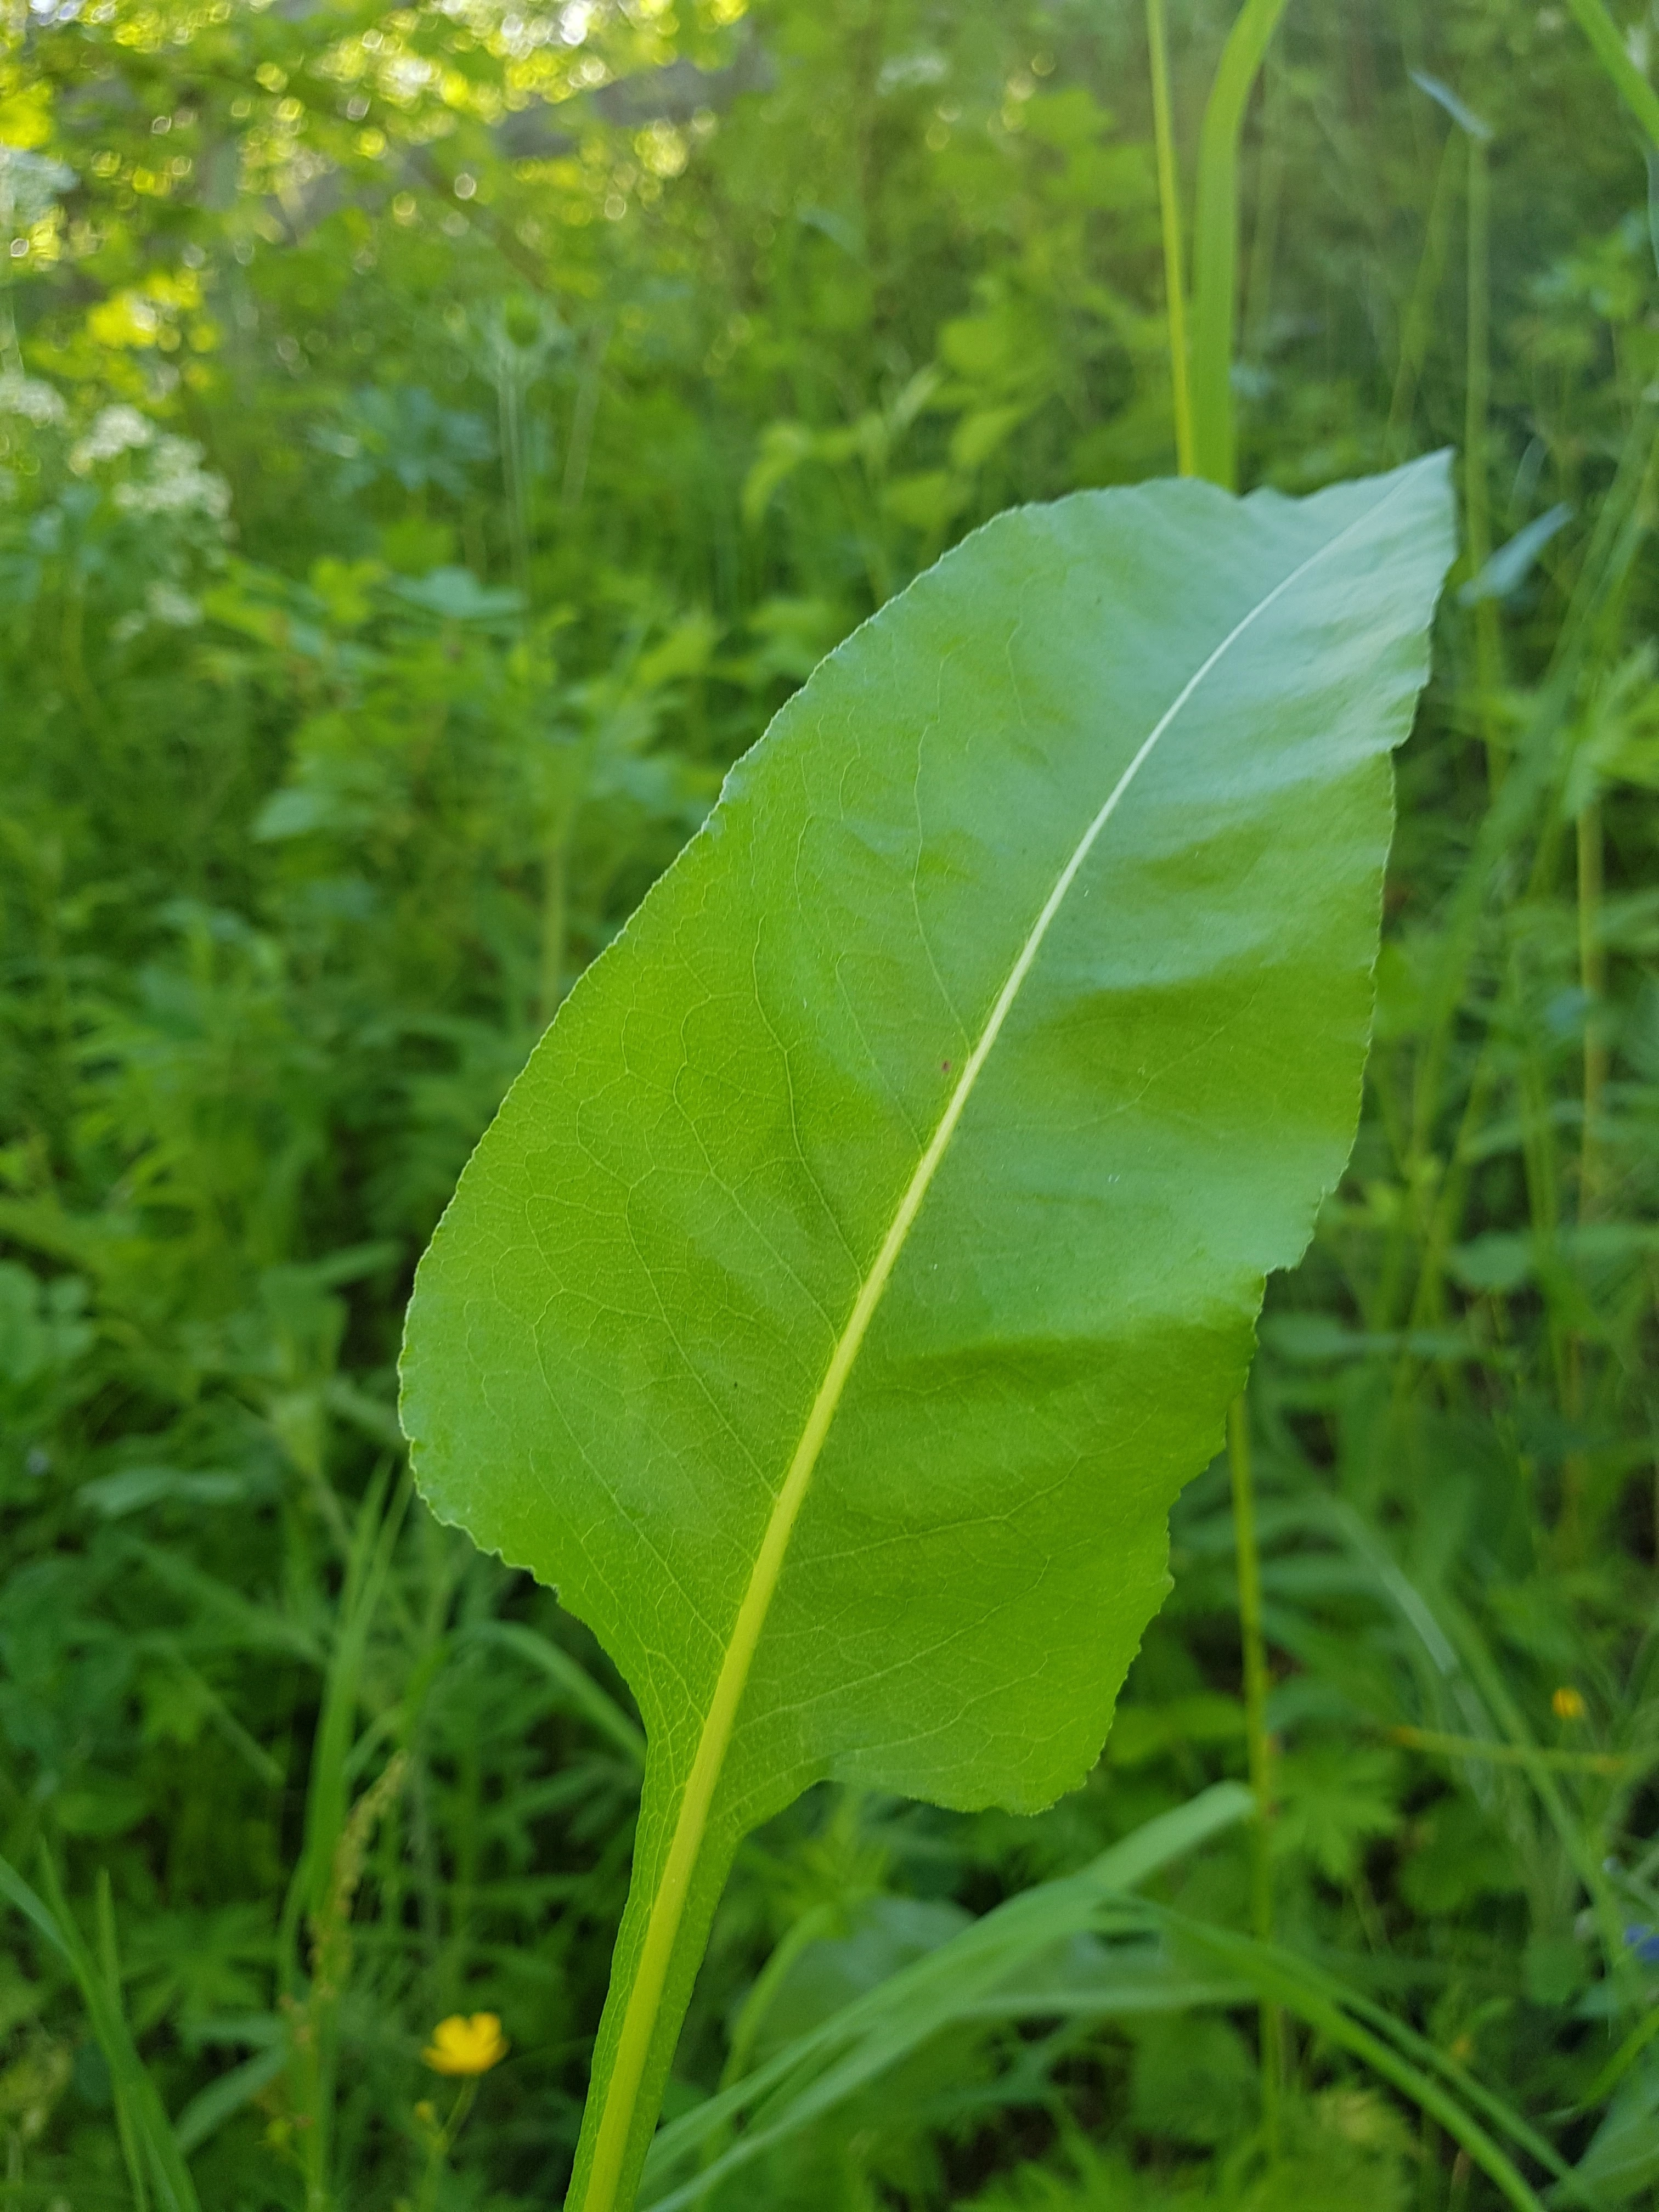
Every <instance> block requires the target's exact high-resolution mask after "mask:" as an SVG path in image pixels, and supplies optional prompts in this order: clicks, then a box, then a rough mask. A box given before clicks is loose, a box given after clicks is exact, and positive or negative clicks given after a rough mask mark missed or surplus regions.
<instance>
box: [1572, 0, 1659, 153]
mask: <svg viewBox="0 0 1659 2212" xmlns="http://www.w3.org/2000/svg"><path fill="white" fill-rule="evenodd" d="M1567 5H1568V6H1569V7H1570V8H1571V10H1572V12H1573V14H1574V15H1576V16H1577V19H1578V27H1579V28H1580V30H1582V31H1583V33H1584V36H1585V37H1586V38H1587V39H1588V40H1589V42H1590V45H1591V46H1593V47H1594V48H1595V58H1596V59H1597V60H1598V61H1599V62H1600V63H1601V66H1602V68H1603V69H1604V70H1606V71H1607V75H1608V76H1609V77H1611V78H1612V80H1613V87H1614V89H1615V90H1616V91H1617V93H1618V94H1619V97H1620V99H1621V100H1623V101H1624V103H1625V105H1626V106H1627V107H1628V108H1629V109H1630V112H1631V113H1632V115H1633V116H1634V117H1635V118H1636V119H1637V121H1638V123H1639V124H1640V125H1641V126H1642V128H1643V130H1644V131H1646V132H1647V134H1648V137H1650V139H1651V140H1652V142H1653V143H1654V144H1655V145H1656V146H1659V93H1656V92H1655V91H1654V89H1653V87H1652V86H1651V85H1650V83H1649V82H1648V81H1647V79H1646V77H1645V76H1643V74H1642V72H1641V70H1639V69H1638V68H1637V66H1636V64H1635V63H1634V62H1633V61H1632V59H1631V57H1630V52H1629V50H1628V49H1627V48H1626V45H1625V40H1624V36H1623V33H1621V32H1620V28H1619V26H1618V25H1617V24H1616V23H1615V22H1614V21H1613V18H1612V16H1611V15H1609V14H1608V13H1607V8H1606V5H1605V0H1567Z"/></svg>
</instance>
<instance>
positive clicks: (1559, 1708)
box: [1550, 1682, 1584, 1721]
mask: <svg viewBox="0 0 1659 2212" xmlns="http://www.w3.org/2000/svg"><path fill="white" fill-rule="evenodd" d="M1550 1703H1551V1705H1553V1706H1554V1708H1555V1717H1556V1718H1557V1720H1560V1721H1582V1720H1583V1717H1584V1700H1583V1697H1582V1696H1581V1695H1580V1694H1579V1692H1577V1690H1575V1689H1574V1688H1573V1687H1572V1686H1571V1684H1570V1683H1565V1682H1564V1683H1563V1684H1562V1686H1561V1687H1560V1688H1559V1690H1558V1691H1557V1692H1556V1693H1555V1695H1554V1696H1553V1698H1552V1699H1550Z"/></svg>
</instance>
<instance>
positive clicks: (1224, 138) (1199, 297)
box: [1192, 0, 1285, 491]
mask: <svg viewBox="0 0 1659 2212" xmlns="http://www.w3.org/2000/svg"><path fill="white" fill-rule="evenodd" d="M1284 12H1285V0H1244V5H1243V8H1242V9H1240V10H1239V13H1238V16H1237V20H1236V21H1235V22H1234V24H1233V27H1232V29H1231V32H1230V33H1228V37H1227V43H1226V45H1225V47H1223V49H1222V53H1221V63H1220V66H1219V67H1218V70H1216V76H1215V82H1214V83H1213V85H1212V87H1211V88H1210V98H1209V104H1208V106H1206V109H1205V111H1204V127H1203V131H1202V133H1201V134H1200V140H1199V152H1198V211H1197V221H1196V226H1195V229H1196V235H1195V237H1194V246H1193V374H1192V393H1193V453H1194V467H1195V469H1196V471H1197V473H1198V474H1199V475H1200V476H1201V477H1209V479H1210V481H1211V482H1212V483H1218V484H1222V485H1224V486H1225V488H1226V489H1228V490H1230V491H1231V489H1233V487H1234V485H1235V483H1237V477H1238V441H1237V427H1236V424H1235V420H1234V409H1233V386H1232V368H1233V325H1234V320H1235V318H1236V315H1237V292H1238V152H1239V141H1240V137H1241V136H1242V134H1243V128H1244V110H1245V107H1246V106H1247V105H1248V104H1249V97H1250V93H1251V89H1252V88H1253V87H1254V85H1255V80H1256V76H1257V72H1258V71H1259V70H1260V69H1261V63H1262V59H1263V57H1264V56H1265V55H1266V53H1267V47H1268V45H1269V44H1270V42H1271V40H1272V39H1273V33H1274V32H1275V31H1276V30H1277V29H1278V27H1279V17H1280V16H1281V15H1283V14H1284Z"/></svg>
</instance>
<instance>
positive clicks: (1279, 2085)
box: [1227, 1392, 1285, 2165]
mask: <svg viewBox="0 0 1659 2212" xmlns="http://www.w3.org/2000/svg"><path fill="white" fill-rule="evenodd" d="M1227 1463H1228V1466H1229V1468H1230V1469H1231V1474H1232V1487H1233V1541H1234V1545H1235V1548H1236V1551H1237V1563H1238V1632H1239V1642H1240V1644H1241V1645H1242V1646H1243V1659H1244V1730H1245V1739H1246V1743H1247V1745H1248V1749H1249V1764H1250V1788H1251V1789H1252V1790H1254V1791H1255V1803H1256V1817H1255V1824H1254V1826H1252V1828H1251V1830H1250V1928H1251V1933H1252V1934H1253V1935H1254V1936H1255V1938H1256V1940H1257V1942H1261V1943H1271V1942H1272V1941H1273V1859H1272V1844H1273V1838H1272V1835H1271V1832H1270V1830H1269V1822H1270V1821H1271V1820H1272V1817H1273V1744H1272V1741H1271V1739H1270V1738H1269V1736H1268V1734H1267V1645H1266V1644H1265V1642H1264V1641H1263V1639H1262V1634H1261V1554H1260V1553H1259V1552H1258V1550H1257V1548H1256V1538H1255V1481H1254V1479H1253V1476H1252V1474H1251V1468H1250V1420H1249V1400H1248V1399H1247V1398H1246V1397H1245V1396H1244V1395H1243V1392H1241V1393H1240V1395H1238V1396H1237V1398H1235V1399H1234V1400H1233V1402H1232V1404H1231V1407H1229V1408H1228V1411H1227ZM1284 2053H1285V2023H1284V2015H1283V2013H1282V2011H1281V2009H1280V2008H1279V2006H1278V2005H1276V2004H1273V2003H1270V2002H1267V2001H1265V2000H1264V2002H1263V2003H1262V2006H1261V2120H1262V2129H1263V2132H1264V2133H1265V2135H1266V2136H1267V2155H1268V2157H1269V2159H1270V2160H1272V2161H1273V2164H1275V2165H1277V2163H1278V2161H1279V2106H1280V2104H1281V2101H1282V2093H1283V2083H1284V2064H1285V2058H1284Z"/></svg>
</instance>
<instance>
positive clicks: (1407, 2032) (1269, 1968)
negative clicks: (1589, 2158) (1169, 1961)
mask: <svg viewBox="0 0 1659 2212" xmlns="http://www.w3.org/2000/svg"><path fill="white" fill-rule="evenodd" d="M1141 1910H1142V1911H1143V1912H1144V1913H1145V1914H1146V1917H1147V1918H1148V1919H1150V1920H1154V1921H1156V1922H1158V1923H1160V1924H1162V1925H1163V1926H1165V1927H1167V1928H1169V1929H1170V1930H1171V1932H1172V1933H1175V1934H1176V1935H1178V1936H1182V1937H1183V1938H1184V1939H1185V1940H1186V1941H1187V1942H1188V1943H1190V1944H1192V1945H1193V1946H1194V1947H1195V1948H1200V1949H1203V1950H1206V1951H1209V1952H1211V1953H1212V1954H1214V1955H1215V1956H1216V1957H1217V1958H1218V1959H1221V1960H1225V1962H1226V1964H1227V1965H1228V1966H1230V1967H1231V1969H1232V1971H1233V1972H1236V1973H1237V1975H1238V1976H1239V1977H1240V1978H1241V1979H1244V1980H1248V1981H1250V1982H1252V1983H1254V1984H1255V1987H1256V1989H1257V1990H1258V1991H1260V1992H1261V1993H1262V1994H1263V1995H1267V1994H1271V1995H1272V1996H1273V1997H1274V1998H1275V1999H1276V2001H1277V2002H1279V2003H1280V2004H1282V2005H1283V2006H1284V2008H1285V2010H1286V2011H1287V2012H1293V2013H1295V2014H1296V2015H1297V2018H1298V2019H1300V2020H1302V2021H1304V2022H1305V2023H1306V2025H1307V2026H1308V2027H1310V2028H1312V2029H1313V2030H1314V2031H1315V2033H1316V2034H1319V2035H1322V2036H1323V2037H1324V2038H1325V2039H1327V2040H1328V2042H1331V2043H1334V2044H1335V2045H1337V2046H1338V2048H1339V2049H1341V2050H1346V2051H1352V2054H1353V2055H1354V2057H1357V2058H1360V2059H1363V2060H1364V2063H1366V2064H1367V2065H1368V2066H1369V2067H1370V2068H1371V2069H1372V2070H1373V2071H1374V2072H1375V2073H1377V2074H1379V2075H1382V2077H1383V2080H1384V2081H1389V2082H1391V2083H1392V2084H1393V2085H1394V2087H1395V2088H1396V2089H1398V2090H1400V2091H1401V2093H1403V2094H1404V2095H1406V2096H1407V2097H1409V2098H1410V2099H1411V2100H1412V2101H1413V2103H1414V2104H1415V2105H1417V2106H1419V2109H1420V2110H1421V2111H1423V2112H1426V2113H1427V2114H1428V2115H1429V2116H1430V2117H1431V2118H1432V2119H1435V2120H1437V2121H1438V2123H1439V2124H1440V2125H1441V2126H1442V2127H1443V2128H1444V2129H1445V2130H1446V2132H1447V2134H1448V2135H1449V2136H1452V2138H1453V2139H1454V2141H1455V2142H1457V2143H1458V2144H1459V2145H1460V2146H1461V2147H1462V2148H1463V2149H1464V2150H1465V2151H1467V2152H1468V2155H1469V2158H1470V2160H1472V2161H1473V2162H1474V2164H1475V2165H1476V2166H1479V2167H1480V2170H1481V2172H1483V2173H1485V2174H1486V2177H1487V2179H1488V2180H1490V2181H1492V2183H1494V2184H1495V2185H1496V2186H1497V2187H1498V2189H1499V2190H1500V2191H1502V2193H1503V2195H1504V2197H1506V2198H1507V2199H1508V2201H1509V2202H1510V2203H1511V2204H1513V2205H1515V2206H1516V2207H1517V2208H1522V2209H1523V2212H1542V2206H1541V2199H1540V2198H1539V2197H1538V2196H1537V2195H1536V2194H1535V2193H1534V2191H1533V2190H1532V2189H1531V2188H1530V2186H1529V2185H1528V2183H1527V2181H1526V2179H1524V2177H1523V2176H1522V2174H1521V2172H1519V2170H1518V2169H1517V2168H1516V2166H1515V2164H1514V2163H1513V2161H1512V2160H1510V2157H1509V2155H1508V2154H1507V2153H1506V2152H1505V2151H1504V2149H1503V2148H1502V2147H1501V2145H1500V2144H1499V2143H1498V2142H1496V2141H1495V2140H1494V2138H1493V2136H1492V2135H1491V2134H1490V2133H1489V2132H1488V2130H1487V2129H1486V2127H1485V2126H1483V2125H1482V2124H1481V2120H1480V2119H1479V2118H1476V2117H1475V2112H1472V2111H1471V2110H1470V2109H1469V2107H1470V2106H1474V2107H1475V2108H1476V2110H1477V2111H1478V2112H1480V2113H1481V2114H1482V2115H1483V2116H1484V2118H1486V2120H1488V2121H1490V2122H1491V2124H1492V2127H1494V2128H1496V2129H1498V2130H1501V2131H1502V2132H1503V2133H1504V2135H1506V2136H1508V2137H1509V2139H1510V2142H1513V2143H1514V2144H1515V2146H1516V2148H1517V2149H1518V2150H1521V2151H1522V2152H1524V2153H1525V2154H1527V2155H1528V2157H1530V2158H1532V2159H1534V2160H1536V2161H1537V2162H1538V2164H1539V2165H1541V2166H1544V2167H1546V2168H1547V2171H1548V2172H1551V2173H1552V2174H1553V2175H1554V2177H1555V2179H1556V2180H1557V2182H1558V2184H1559V2185H1561V2187H1562V2188H1563V2189H1564V2190H1565V2191H1566V2193H1567V2197H1568V2200H1569V2201H1571V2202H1578V2203H1585V2202H1588V2201H1589V2200H1588V2199H1587V2198H1586V2197H1584V2196H1583V2193H1582V2192H1580V2191H1577V2190H1576V2189H1575V2185H1574V2182H1573V2177H1572V2171H1571V2167H1570V2166H1568V2165H1567V2164H1566V2161H1565V2160H1564V2159H1563V2158H1562V2157H1561V2155H1560V2154H1559V2152H1558V2151H1557V2150H1556V2149H1555V2148H1554V2147H1553V2144H1551V2143H1549V2142H1547V2141H1546V2140H1545V2138H1544V2137H1543V2136H1541V2135H1539V2133H1538V2132H1537V2130H1535V2129H1534V2128H1533V2127H1531V2126H1529V2125H1528V2123H1527V2122H1526V2121H1525V2120H1524V2119H1523V2118H1522V2117H1521V2115H1520V2114H1519V2113H1518V2112H1515V2111H1514V2110H1513V2109H1512V2108H1511V2107H1510V2106H1508V2105H1506V2104H1505V2103H1504V2100H1503V2099H1502V2098H1500V2097H1498V2096H1497V2095H1495V2094H1494V2093H1493V2092H1492V2090H1490V2089H1488V2088H1487V2087H1486V2086H1485V2084H1484V2083H1482V2082H1480V2081H1476V2080H1475V2078H1474V2075H1471V2074H1470V2073H1468V2071H1467V2069H1465V2068H1463V2067H1462V2066H1460V2065H1459V2064H1458V2063H1457V2061H1456V2060H1455V2059H1454V2058H1452V2057H1450V2056H1449V2054H1448V2053H1447V2052H1445V2051H1441V2050H1438V2049H1437V2047H1436V2046H1435V2045H1433V2044H1431V2043H1430V2042H1429V2041H1428V2040H1427V2039H1426V2038H1425V2037H1423V2036H1420V2035H1419V2034H1418V2033H1416V2031H1415V2030H1414V2029H1413V2028H1410V2027H1407V2025H1406V2024H1405V2022H1404V2021H1400V2020H1397V2019H1395V2016H1394V2015H1392V2014H1391V2013H1389V2012H1386V2011H1385V2010H1384V2009H1383V2007H1382V2006H1380V2005H1377V2004H1375V2003H1373V2002H1372V2001H1371V2000H1370V1998H1368V1997H1365V1996H1362V1995H1361V1994H1360V1993H1359V1992H1358V1991H1357V1990H1352V1989H1350V1988H1349V1987H1348V1986H1347V1985H1346V1984H1345V1983H1343V1982H1340V1981H1339V1980H1338V1979H1337V1978H1335V1977H1334V1975H1331V1974H1328V1973H1326V1972H1323V1971H1322V1969H1321V1968H1320V1967H1318V1966H1314V1965H1313V1964H1312V1963H1311V1962H1310V1960H1306V1959H1303V1958H1301V1957H1299V1956H1297V1954H1295V1953H1293V1952H1291V1951H1287V1950H1285V1948H1283V1946H1281V1945H1279V1944H1276V1943H1274V1944H1267V1943H1261V1942H1257V1941H1256V1940H1255V1937H1253V1936H1243V1935H1240V1934H1239V1933H1237V1930H1235V1929H1228V1928H1218V1927H1216V1926H1214V1925H1213V1923H1209V1922H1206V1921H1198V1920H1189V1919H1188V1918H1187V1917H1186V1916H1185V1915H1183V1914H1181V1913H1177V1912H1173V1911H1169V1910H1168V1909H1167V1908H1164V1907H1160V1906H1157V1905H1144V1906H1142V1908H1141ZM1437 2075H1438V2076H1440V2077H1441V2079H1439V2080H1437V2079H1436V2078H1435V2077H1436V2076H1437Z"/></svg>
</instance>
